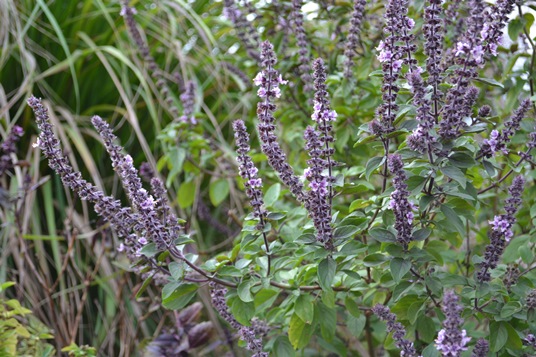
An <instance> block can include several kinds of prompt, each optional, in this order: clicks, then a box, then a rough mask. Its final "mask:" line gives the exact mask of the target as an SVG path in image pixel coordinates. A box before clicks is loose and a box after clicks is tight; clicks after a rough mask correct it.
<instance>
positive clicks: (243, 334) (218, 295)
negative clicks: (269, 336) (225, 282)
mask: <svg viewBox="0 0 536 357" xmlns="http://www.w3.org/2000/svg"><path fill="white" fill-rule="evenodd" d="M209 285H210V287H211V290H210V296H211V298H212V305H213V306H214V308H215V309H216V311H218V313H219V314H220V316H221V317H222V318H223V319H224V320H225V321H227V322H228V323H229V324H230V325H231V326H232V327H233V328H234V329H235V330H238V333H239V334H240V338H241V339H242V340H243V341H245V342H246V344H247V349H248V350H250V351H251V352H253V353H254V354H253V356H256V357H268V353H267V352H262V339H260V338H257V337H256V335H255V332H256V331H255V328H253V327H249V326H243V325H241V324H240V323H239V322H238V321H236V319H235V318H234V317H233V315H232V314H231V312H230V311H229V307H228V306H227V303H226V301H225V294H227V289H226V288H224V287H222V286H220V285H218V284H216V283H214V282H210V283H209Z"/></svg>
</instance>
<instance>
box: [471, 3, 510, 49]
mask: <svg viewBox="0 0 536 357" xmlns="http://www.w3.org/2000/svg"><path fill="white" fill-rule="evenodd" d="M515 4H516V1H515V0H498V1H497V2H496V3H495V4H494V5H493V6H492V8H491V12H490V13H489V19H488V21H487V22H486V23H485V24H484V26H483V27H482V30H481V31H480V35H481V36H482V38H481V39H482V41H483V42H485V45H484V51H485V52H486V53H491V54H492V55H493V56H496V55H497V47H498V46H499V45H500V44H501V38H502V33H503V29H504V26H506V23H507V22H508V15H509V14H510V13H511V12H512V10H513V9H514V6H515Z"/></svg>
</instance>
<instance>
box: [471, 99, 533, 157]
mask: <svg viewBox="0 0 536 357" xmlns="http://www.w3.org/2000/svg"><path fill="white" fill-rule="evenodd" d="M530 106H531V102H530V100H529V99H525V100H523V101H521V103H520V105H519V108H517V110H516V111H515V112H514V114H513V115H512V117H511V118H510V120H509V121H507V122H506V124H504V126H505V129H504V130H503V131H502V132H499V131H498V130H492V131H491V133H490V136H489V138H488V139H484V140H483V141H482V146H481V147H480V154H481V155H482V156H484V157H487V158H490V157H492V156H493V155H494V154H495V153H496V152H498V151H502V152H503V153H504V154H505V155H506V154H508V149H507V148H506V146H507V145H508V143H509V142H510V140H511V138H512V136H514V134H515V133H516V131H518V130H519V128H520V125H521V121H522V120H523V118H524V117H525V115H526V114H527V112H528V111H529V109H530Z"/></svg>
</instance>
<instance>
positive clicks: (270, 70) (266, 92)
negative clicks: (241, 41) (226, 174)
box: [254, 41, 305, 202]
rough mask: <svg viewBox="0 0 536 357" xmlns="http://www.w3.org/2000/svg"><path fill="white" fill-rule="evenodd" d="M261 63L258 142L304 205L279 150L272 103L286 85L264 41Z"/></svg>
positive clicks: (299, 187)
mask: <svg viewBox="0 0 536 357" xmlns="http://www.w3.org/2000/svg"><path fill="white" fill-rule="evenodd" d="M261 59H262V65H263V67H264V69H263V70H262V71H261V72H260V73H259V74H258V75H257V76H256V77H255V80H254V83H255V85H257V86H260V88H259V90H258V92H257V94H258V95H259V97H261V98H263V99H264V100H263V101H262V102H259V103H258V104H257V116H258V118H259V124H258V126H257V129H258V130H259V138H260V140H261V142H262V144H261V149H262V152H263V153H264V154H265V155H266V156H267V157H268V163H269V164H270V166H271V167H272V168H273V169H274V170H275V171H276V172H277V173H278V174H279V177H280V178H281V181H283V183H284V184H285V185H287V186H288V187H289V189H290V191H291V192H292V193H293V194H294V196H295V197H296V198H297V199H298V200H299V201H300V202H303V201H304V198H305V196H304V193H303V184H302V183H301V182H300V179H299V178H298V177H297V176H296V175H295V174H294V171H293V170H292V167H291V166H290V165H289V164H288V163H287V155H286V154H285V153H284V152H283V149H281V146H279V143H278V142H277V136H276V135H275V125H274V122H275V118H274V116H273V112H274V111H275V109H276V106H275V104H274V103H273V99H274V98H278V97H279V96H280V95H281V90H280V89H279V85H280V84H286V81H283V79H282V78H281V76H280V75H279V74H278V72H277V70H275V69H274V65H275V64H276V62H277V58H276V56H275V53H274V47H273V45H272V44H271V43H270V42H268V41H265V42H263V43H262V44H261Z"/></svg>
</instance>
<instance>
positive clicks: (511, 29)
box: [508, 18, 524, 42]
mask: <svg viewBox="0 0 536 357" xmlns="http://www.w3.org/2000/svg"><path fill="white" fill-rule="evenodd" d="M523 28H524V25H523V21H522V20H521V19H519V18H517V19H513V20H511V21H510V22H509V23H508V36H510V38H511V39H512V41H515V42H517V38H518V37H519V34H520V33H521V32H522V31H523Z"/></svg>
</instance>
